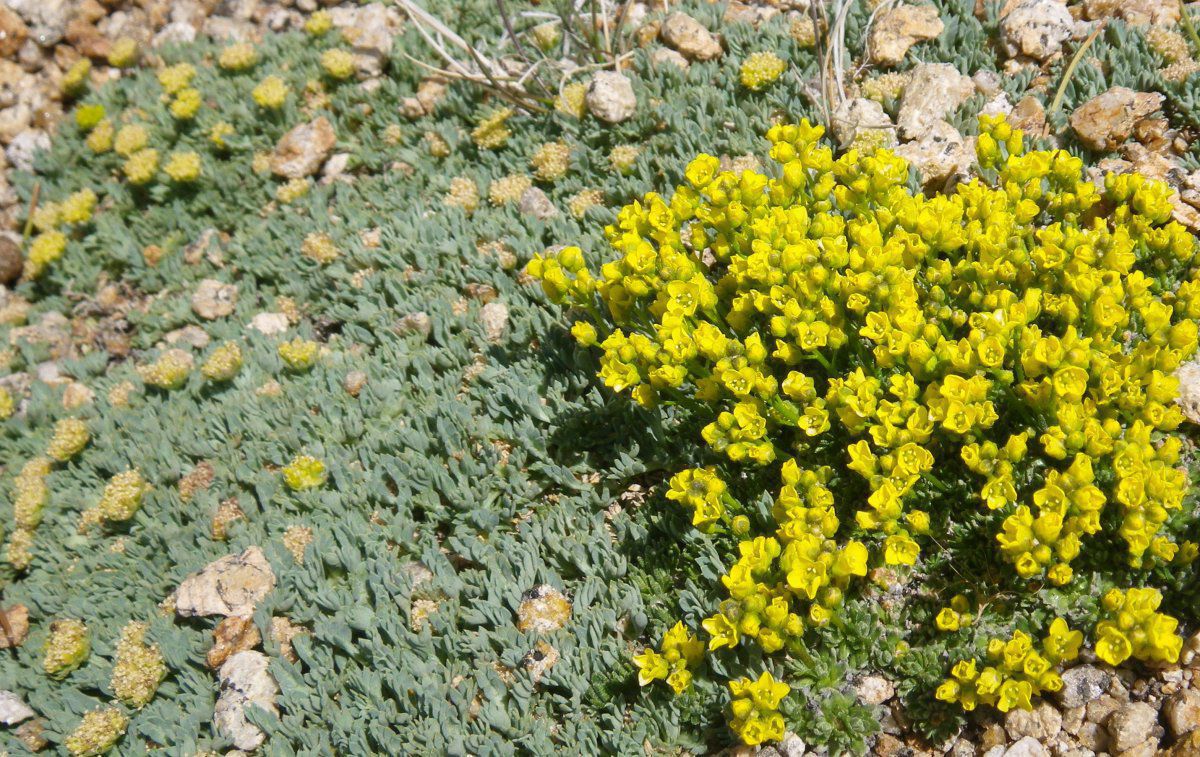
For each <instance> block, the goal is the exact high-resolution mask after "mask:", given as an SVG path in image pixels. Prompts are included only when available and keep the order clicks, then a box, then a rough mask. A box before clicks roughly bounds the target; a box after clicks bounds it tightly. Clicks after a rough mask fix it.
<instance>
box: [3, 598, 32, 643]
mask: <svg viewBox="0 0 1200 757" xmlns="http://www.w3.org/2000/svg"><path fill="white" fill-rule="evenodd" d="M0 614H2V615H3V616H4V618H3V620H4V623H5V624H7V628H5V627H3V626H0V649H12V648H13V647H19V646H21V645H22V644H24V643H25V638H26V637H27V636H29V608H27V607H26V606H25V605H20V604H18V605H13V606H12V607H8V608H6V609H0Z"/></svg>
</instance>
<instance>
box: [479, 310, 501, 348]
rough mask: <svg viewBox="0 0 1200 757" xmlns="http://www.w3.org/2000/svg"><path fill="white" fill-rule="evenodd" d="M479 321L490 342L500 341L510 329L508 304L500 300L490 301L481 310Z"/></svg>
mask: <svg viewBox="0 0 1200 757" xmlns="http://www.w3.org/2000/svg"><path fill="white" fill-rule="evenodd" d="M479 322H480V323H481V324H483V333H484V334H486V335H487V340H488V341H489V342H498V341H500V340H501V339H502V338H503V337H504V332H505V331H506V330H507V329H508V306H507V305H505V304H504V303H503V302H500V301H499V300H497V301H495V302H489V303H488V304H486V305H484V306H483V307H482V308H480V310H479Z"/></svg>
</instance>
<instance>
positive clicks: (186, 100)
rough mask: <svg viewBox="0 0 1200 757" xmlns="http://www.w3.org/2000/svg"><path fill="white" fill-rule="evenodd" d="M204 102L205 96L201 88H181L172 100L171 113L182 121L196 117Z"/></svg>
mask: <svg viewBox="0 0 1200 757" xmlns="http://www.w3.org/2000/svg"><path fill="white" fill-rule="evenodd" d="M202 104H203V98H202V97H201V96H200V91H199V90H197V89H192V88H191V87H188V88H186V89H181V90H179V92H178V93H177V94H176V95H175V99H174V100H173V101H172V102H171V115H172V116H174V117H175V118H177V119H179V120H180V121H187V120H189V119H192V118H195V117H196V113H198V112H199V111H200V106H201V105H202Z"/></svg>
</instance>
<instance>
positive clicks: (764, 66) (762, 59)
mask: <svg viewBox="0 0 1200 757" xmlns="http://www.w3.org/2000/svg"><path fill="white" fill-rule="evenodd" d="M785 70H787V64H786V63H784V62H783V59H782V58H780V57H779V56H778V55H776V54H775V53H764V52H758V53H751V54H750V55H748V56H747V57H746V59H745V60H744V61H742V68H741V71H740V73H739V76H740V78H741V81H742V86H743V87H745V88H746V89H748V90H751V91H752V92H758V91H759V90H763V89H766V88H767V87H769V86H771V85H772V84H774V83H775V81H776V80H777V79H778V78H779V77H780V76H783V72H784V71H785Z"/></svg>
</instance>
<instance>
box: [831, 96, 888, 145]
mask: <svg viewBox="0 0 1200 757" xmlns="http://www.w3.org/2000/svg"><path fill="white" fill-rule="evenodd" d="M832 122H833V123H832V131H833V137H834V139H836V140H837V141H838V144H839V145H841V146H842V147H846V146H847V145H849V144H850V143H851V142H853V141H854V140H855V138H857V137H859V136H862V135H864V134H868V133H870V132H881V134H880V135H879V136H880V137H881V138H882V144H883V146H885V147H887V146H891V145H894V144H895V143H896V126H895V124H893V123H892V119H890V118H888V115H887V113H885V112H884V110H883V106H882V105H880V104H879V103H877V102H875V101H874V100H868V99H867V98H865V97H856V98H853V99H846V100H842V102H841V103H839V104H838V107H837V110H835V111H834V112H833V118H832Z"/></svg>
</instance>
